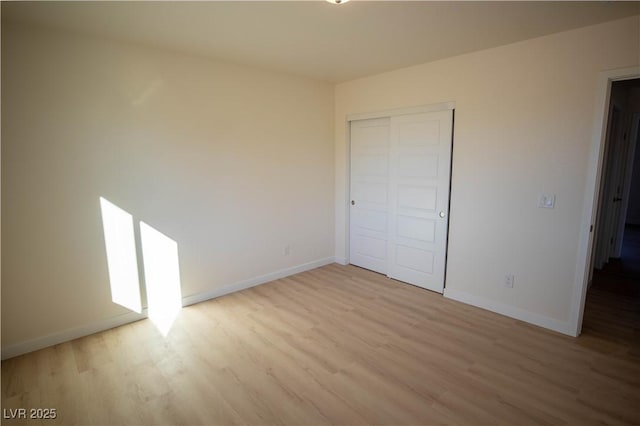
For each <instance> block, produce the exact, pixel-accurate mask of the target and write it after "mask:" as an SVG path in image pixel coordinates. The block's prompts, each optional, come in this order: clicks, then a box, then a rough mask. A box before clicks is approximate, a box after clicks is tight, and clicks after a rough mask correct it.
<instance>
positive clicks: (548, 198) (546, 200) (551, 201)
mask: <svg viewBox="0 0 640 426" xmlns="http://www.w3.org/2000/svg"><path fill="white" fill-rule="evenodd" d="M555 205H556V195H555V194H542V195H541V196H540V199H539V200H538V207H539V208H541V209H552V208H554V207H555Z"/></svg>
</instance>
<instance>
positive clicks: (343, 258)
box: [336, 257, 349, 265]
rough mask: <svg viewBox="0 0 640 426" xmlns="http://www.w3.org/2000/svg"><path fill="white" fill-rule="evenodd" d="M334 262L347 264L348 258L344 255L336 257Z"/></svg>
mask: <svg viewBox="0 0 640 426" xmlns="http://www.w3.org/2000/svg"><path fill="white" fill-rule="evenodd" d="M336 263H337V264H339V265H348V264H349V260H348V259H347V258H346V257H336Z"/></svg>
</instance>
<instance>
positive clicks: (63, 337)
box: [2, 257, 334, 359]
mask: <svg viewBox="0 0 640 426" xmlns="http://www.w3.org/2000/svg"><path fill="white" fill-rule="evenodd" d="M331 263H334V258H333V257H326V258H324V259H319V260H316V261H313V262H308V263H304V264H302V265H298V266H294V267H291V268H286V269H281V270H279V271H275V272H271V273H269V274H265V275H261V276H259V277H255V278H250V279H248V280H244V281H240V282H237V283H235V284H230V285H226V286H224V287H220V288H216V289H214V290H211V291H206V292H204V293H198V294H194V295H191V296H187V297H183V298H182V306H189V305H193V304H195V303H199V302H204V301H205V300H209V299H213V298H216V297H220V296H224V295H226V294H229V293H234V292H236V291H240V290H244V289H247V288H250V287H255V286H257V285H260V284H265V283H267V282H270V281H274V280H277V279H280V278H284V277H288V276H290V275H294V274H299V273H301V272H305V271H309V270H311V269H315V268H319V267H321V266H325V265H329V264H331ZM146 317H147V310H146V309H144V310H143V311H142V314H137V313H135V312H129V313H126V314H123V315H118V316H115V317H111V318H105V319H103V320H100V321H96V322H94V323H91V324H88V325H83V326H80V327H74V328H69V329H67V330H63V331H59V332H56V333H52V334H49V335H47V336H44V337H38V338H35V339H32V340H27V341H24V342H20V343H16V344H13V345H10V346H6V347H3V348H2V359H7V358H13V357H15V356H18V355H22V354H25V353H28V352H33V351H37V350H38V349H43V348H46V347H49V346H53V345H57V344H59V343H63V342H68V341H70V340H73V339H78V338H80V337H84V336H88V335H90V334H94V333H98V332H101V331H105V330H109V329H111V328H115V327H119V326H121V325H125V324H129V323H132V322H135V321H139V320H141V319H145V318H146Z"/></svg>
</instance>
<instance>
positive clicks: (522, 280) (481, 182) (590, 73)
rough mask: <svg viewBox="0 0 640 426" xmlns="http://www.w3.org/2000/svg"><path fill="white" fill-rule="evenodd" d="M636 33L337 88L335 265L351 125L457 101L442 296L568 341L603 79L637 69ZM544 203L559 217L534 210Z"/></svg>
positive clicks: (545, 42)
mask: <svg viewBox="0 0 640 426" xmlns="http://www.w3.org/2000/svg"><path fill="white" fill-rule="evenodd" d="M639 27H640V18H639V17H637V16H636V17H633V18H628V19H623V20H619V21H614V22H610V23H606V24H603V25H597V26H592V27H586V28H583V29H578V30H573V31H569V32H565V33H559V34H555V35H550V36H545V37H542V38H537V39H532V40H528V41H524V42H520V43H516V44H511V45H507V46H503V47H499V48H494V49H489V50H484V51H480V52H476V53H472V54H467V55H463V56H459V57H454V58H450V59H446V60H442V61H437V62H432V63H428V64H424V65H420V66H415V67H410V68H406V69H401V70H397V71H393V72H388V73H384V74H380V75H375V76H372V77H368V78H363V79H358V80H354V81H350V82H346V83H343V84H339V85H338V86H337V87H336V111H335V114H336V115H335V117H336V126H335V127H336V133H335V138H336V259H338V260H339V261H340V260H344V259H345V257H346V252H345V246H346V238H347V234H346V232H345V231H346V227H347V222H346V219H347V214H346V212H347V209H346V205H347V202H346V201H347V197H348V194H347V193H346V176H347V156H346V153H347V150H348V147H347V143H346V137H345V134H346V131H345V120H346V116H347V115H349V114H354V113H362V112H369V111H383V110H388V109H393V108H402V107H409V106H415V105H425V104H434V103H439V102H446V101H453V102H455V105H456V109H455V126H454V133H455V135H454V144H453V170H452V192H451V211H450V232H449V251H448V256H449V257H448V268H447V280H446V290H445V294H446V295H448V296H450V297H454V298H457V299H460V300H465V301H467V302H470V303H473V304H477V305H479V306H483V307H485V308H489V309H492V310H496V311H498V312H502V313H505V314H508V315H511V316H514V317H518V318H522V319H526V320H528V321H531V322H534V323H537V324H541V325H544V326H547V327H550V328H554V329H556V330H560V331H564V332H567V333H569V332H570V327H569V325H568V321H569V314H570V308H571V299H572V295H573V289H574V285H575V283H576V276H575V274H576V262H577V252H578V249H579V248H578V240H579V227H580V225H581V223H580V222H581V219H582V216H583V206H584V200H585V196H586V184H585V178H586V175H587V166H588V160H589V155H590V146H591V145H590V144H591V140H592V135H591V133H592V130H593V123H594V107H595V99H596V91H597V87H596V86H597V82H598V73H599V72H600V71H602V70H607V69H615V68H622V67H630V66H637V65H638V64H639V63H640V59H639V55H640V45H639V41H640V33H639ZM399 48H401V46H399ZM541 194H555V195H556V207H555V209H553V210H548V209H539V208H537V204H538V197H539V196H540V195H541ZM507 273H511V274H515V286H514V288H513V289H507V288H505V287H504V286H503V280H504V274H507Z"/></svg>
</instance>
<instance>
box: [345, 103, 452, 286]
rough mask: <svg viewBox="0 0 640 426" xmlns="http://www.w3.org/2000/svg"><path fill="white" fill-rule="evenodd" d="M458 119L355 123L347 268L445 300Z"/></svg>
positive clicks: (413, 117) (443, 114) (427, 116)
mask: <svg viewBox="0 0 640 426" xmlns="http://www.w3.org/2000/svg"><path fill="white" fill-rule="evenodd" d="M452 125H453V111H451V110H447V111H437V112H430V113H420V114H407V115H398V116H392V117H389V118H382V119H373V120H359V121H352V122H351V200H353V201H352V205H351V214H350V220H351V224H350V243H351V244H350V261H351V263H352V264H354V265H357V266H362V267H364V268H367V269H371V270H374V271H377V272H380V273H383V274H386V275H388V276H389V277H391V278H395V279H398V280H400V281H405V282H408V283H410V284H414V285H418V286H421V287H424V288H427V289H429V290H434V291H437V292H440V293H442V291H443V289H444V269H445V258H446V247H447V227H448V216H449V211H448V209H449V187H450V167H451V143H452V140H451V137H452Z"/></svg>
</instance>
